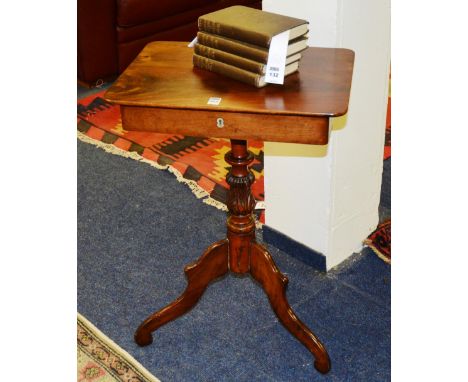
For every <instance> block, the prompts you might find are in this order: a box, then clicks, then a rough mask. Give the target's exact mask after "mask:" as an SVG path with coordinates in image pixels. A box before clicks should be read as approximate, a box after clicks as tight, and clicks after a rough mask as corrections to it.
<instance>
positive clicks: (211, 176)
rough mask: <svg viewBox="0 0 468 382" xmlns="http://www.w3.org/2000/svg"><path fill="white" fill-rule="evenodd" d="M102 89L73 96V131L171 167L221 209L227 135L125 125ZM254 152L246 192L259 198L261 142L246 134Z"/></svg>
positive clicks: (109, 147) (261, 193) (115, 151)
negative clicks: (75, 111) (75, 102)
mask: <svg viewBox="0 0 468 382" xmlns="http://www.w3.org/2000/svg"><path fill="white" fill-rule="evenodd" d="M104 92H105V91H102V92H99V93H96V94H93V95H91V96H88V97H86V98H82V99H80V100H79V101H78V137H79V138H80V139H81V140H82V141H85V142H87V143H91V144H94V145H96V146H99V147H101V148H103V149H105V150H106V151H108V152H111V153H113V154H117V155H122V156H126V157H131V158H133V159H136V160H139V161H142V162H146V163H148V164H150V165H152V166H154V167H157V168H159V169H166V170H168V171H170V172H172V173H173V174H174V175H175V176H176V177H177V179H178V180H179V181H180V182H182V183H185V184H187V185H188V186H189V187H190V188H191V189H192V191H193V193H194V194H195V195H196V196H197V197H199V198H203V201H204V202H205V203H207V204H210V205H213V206H215V207H217V208H219V209H223V210H227V207H226V200H227V192H228V184H227V183H226V180H225V179H226V174H227V172H228V168H229V167H228V165H227V164H226V162H225V161H224V155H225V154H226V153H227V152H228V151H229V150H230V147H231V146H230V141H229V140H228V139H218V138H199V137H188V136H182V135H174V134H157V133H145V132H136V131H126V130H124V129H123V127H122V120H121V116H120V107H119V106H118V105H113V104H111V103H109V102H107V101H106V100H104V98H102V97H103V95H104ZM249 150H250V151H252V153H253V154H254V161H253V162H252V165H251V167H250V168H251V170H252V172H253V173H254V175H255V182H254V184H253V185H252V193H253V195H254V197H255V199H256V200H257V201H259V202H261V201H263V200H264V191H263V190H264V188H263V142H260V141H254V140H249ZM255 214H256V216H257V219H258V221H260V222H261V223H264V222H265V216H264V210H263V209H260V208H259V209H256V210H255Z"/></svg>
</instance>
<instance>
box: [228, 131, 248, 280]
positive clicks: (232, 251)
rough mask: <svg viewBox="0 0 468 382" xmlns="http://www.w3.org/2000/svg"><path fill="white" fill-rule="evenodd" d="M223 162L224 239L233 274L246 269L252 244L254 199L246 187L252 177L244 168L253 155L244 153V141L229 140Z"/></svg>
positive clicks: (245, 151) (246, 270)
mask: <svg viewBox="0 0 468 382" xmlns="http://www.w3.org/2000/svg"><path fill="white" fill-rule="evenodd" d="M224 159H225V160H226V162H227V163H229V164H230V165H231V166H232V167H231V169H230V171H229V173H228V174H227V176H226V181H227V183H228V184H229V186H230V190H229V195H228V200H227V207H228V210H229V217H228V220H227V237H228V240H229V269H230V270H231V271H232V272H235V273H245V272H249V270H250V245H251V243H252V242H255V219H254V217H253V213H252V212H253V209H254V207H255V198H254V196H253V195H252V191H251V189H250V186H251V185H252V183H253V182H254V180H255V176H254V175H253V173H252V172H251V171H250V170H249V168H248V166H249V164H250V163H251V162H252V161H253V154H252V153H251V152H250V151H248V150H247V141H245V140H237V139H231V151H229V152H228V153H227V154H226V155H225V157H224Z"/></svg>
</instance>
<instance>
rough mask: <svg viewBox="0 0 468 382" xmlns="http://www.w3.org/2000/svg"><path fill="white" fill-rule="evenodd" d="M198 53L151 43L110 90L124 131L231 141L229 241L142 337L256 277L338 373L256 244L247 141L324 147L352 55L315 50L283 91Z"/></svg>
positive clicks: (319, 362) (148, 338)
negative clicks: (214, 288) (214, 284)
mask: <svg viewBox="0 0 468 382" xmlns="http://www.w3.org/2000/svg"><path fill="white" fill-rule="evenodd" d="M192 54H193V50H192V49H191V48H188V47H187V43H182V42H153V43H150V44H148V45H147V46H146V47H145V48H144V49H143V50H142V52H141V53H140V54H139V55H138V57H137V58H136V59H135V60H134V61H133V63H132V64H130V66H129V67H128V68H127V69H126V70H125V72H124V73H123V74H122V75H121V76H120V77H119V78H118V80H117V81H116V82H115V83H114V84H113V85H112V87H111V88H110V89H109V90H108V91H107V93H106V94H105V98H106V99H107V100H108V101H110V102H113V103H116V104H119V105H120V106H121V113H122V125H123V127H124V129H125V130H137V131H146V132H158V133H174V134H181V135H189V136H201V137H221V138H229V139H230V140H231V151H229V152H228V153H227V154H226V156H225V160H226V162H227V163H229V164H230V165H231V166H232V167H231V169H230V171H229V173H228V175H227V177H226V180H227V183H228V184H229V185H230V191H229V196H228V201H227V206H228V209H229V214H228V219H227V238H225V239H223V240H221V241H218V242H216V243H214V244H212V245H211V246H210V247H208V249H207V250H206V251H205V253H204V254H203V255H202V256H201V257H200V258H199V259H198V261H196V262H195V263H193V264H190V265H188V266H187V267H186V268H185V273H186V276H187V279H188V285H187V287H186V289H185V291H184V293H183V294H182V295H181V296H180V297H179V298H178V299H176V300H175V301H174V302H172V303H171V304H169V305H168V306H166V307H165V308H163V309H161V310H159V311H158V312H155V313H154V314H152V315H151V316H149V317H148V318H147V319H146V320H145V321H144V322H143V323H142V324H141V325H140V326H139V328H138V329H137V331H136V333H135V341H136V342H137V344H138V345H141V346H145V345H149V344H150V343H151V342H152V334H151V333H152V332H153V331H155V330H156V329H158V328H159V327H160V326H162V325H164V324H166V323H168V322H169V321H172V320H174V319H176V318H177V317H179V316H181V315H182V314H184V313H186V312H187V311H189V310H190V309H191V308H192V307H193V306H194V305H195V304H196V303H197V301H198V300H199V299H200V297H201V296H202V294H203V292H204V291H205V289H206V288H207V286H208V284H209V283H210V282H211V281H213V280H215V279H217V278H219V277H221V276H223V275H224V274H226V273H227V272H229V271H231V272H234V273H237V274H245V273H250V275H251V276H252V277H253V278H254V279H255V280H257V281H258V282H259V283H260V284H261V286H262V287H263V289H264V291H265V293H266V294H267V295H268V299H269V300H270V304H271V307H272V308H273V310H274V312H275V313H276V315H277V316H278V318H279V320H280V321H281V323H282V324H283V325H284V326H285V327H286V329H287V330H289V332H290V333H291V334H293V335H294V336H295V337H296V338H297V339H298V340H299V341H300V342H301V343H302V344H303V345H304V346H305V347H306V348H307V349H309V351H310V352H311V353H312V354H313V355H314V357H315V363H314V365H315V368H316V369H317V370H318V371H320V372H321V373H326V372H328V371H329V370H330V358H329V356H328V353H327V351H326V350H325V347H324V346H323V345H322V343H321V342H320V341H319V339H318V338H317V337H316V336H315V335H314V333H312V332H311V331H310V330H309V329H308V328H307V327H306V326H305V325H304V323H303V322H302V321H300V320H299V318H298V317H297V316H296V315H295V314H294V312H293V310H292V309H291V307H290V305H289V303H288V301H287V299H286V285H287V283H288V279H287V278H286V276H284V275H283V274H282V273H281V272H280V271H279V269H278V268H277V267H276V265H275V263H274V262H273V259H272V257H271V255H270V253H269V252H268V250H267V249H266V248H265V247H264V246H262V245H261V244H259V243H257V242H256V240H255V221H254V217H253V214H252V211H253V209H254V206H255V200H254V197H253V195H252V193H251V189H250V186H251V184H252V183H253V181H254V180H255V179H254V175H253V174H252V172H250V170H249V169H248V166H249V164H250V163H251V162H252V160H253V155H252V153H251V152H249V151H248V150H247V139H255V140H261V141H274V142H293V143H306V144H315V145H325V144H327V142H328V135H329V118H330V117H336V116H340V115H343V114H345V113H346V111H347V108H348V100H349V92H350V87H351V78H352V71H353V63H354V52H353V51H351V50H348V49H331V48H308V49H307V50H305V51H304V52H303V57H302V59H301V62H300V68H299V72H297V73H295V74H292V75H290V76H288V77H286V79H285V82H284V85H283V86H278V85H269V86H267V87H265V88H262V89H257V88H255V87H252V86H249V85H245V84H243V83H240V82H237V81H234V80H231V79H229V78H225V77H223V76H220V75H218V74H215V73H211V72H208V71H204V70H200V69H197V68H194V67H193V66H192Z"/></svg>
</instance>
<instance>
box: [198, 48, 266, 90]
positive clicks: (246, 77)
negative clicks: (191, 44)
mask: <svg viewBox="0 0 468 382" xmlns="http://www.w3.org/2000/svg"><path fill="white" fill-rule="evenodd" d="M193 65H194V66H196V67H197V68H200V69H205V70H208V71H210V72H213V73H218V74H221V75H224V76H226V77H229V78H232V79H234V80H237V81H240V82H244V83H246V84H249V85H253V86H255V87H260V86H259V85H260V78H261V76H260V75H259V74H256V73H251V72H248V71H247V70H243V69H239V68H236V67H235V66H232V65H228V64H225V63H224V62H219V61H215V60H211V59H209V58H206V57H203V56H199V55H198V54H195V53H194V55H193Z"/></svg>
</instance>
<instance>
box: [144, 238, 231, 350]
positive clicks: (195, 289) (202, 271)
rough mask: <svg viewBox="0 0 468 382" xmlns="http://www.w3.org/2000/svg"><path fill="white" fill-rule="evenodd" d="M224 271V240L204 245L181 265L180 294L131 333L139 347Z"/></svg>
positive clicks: (226, 263) (195, 301) (187, 309)
mask: <svg viewBox="0 0 468 382" xmlns="http://www.w3.org/2000/svg"><path fill="white" fill-rule="evenodd" d="M227 271H228V241H227V239H224V240H221V241H218V242H216V243H214V244H213V245H211V246H210V247H208V249H207V250H206V251H205V253H204V254H203V255H202V256H201V257H200V258H199V259H198V261H196V262H195V263H193V264H190V265H188V266H186V267H185V270H184V272H185V274H186V276H187V280H188V285H187V287H186V288H185V291H184V293H183V294H182V295H181V296H180V297H179V298H178V299H177V300H175V301H173V302H172V303H171V304H169V305H168V306H166V307H165V308H163V309H161V310H160V311H158V312H155V313H153V314H152V315H151V316H149V317H148V318H147V319H146V320H145V321H144V322H143V323H142V324H141V325H140V326H139V327H138V329H137V331H136V332H135V342H136V343H137V344H138V345H140V346H146V345H149V344H151V343H152V342H153V337H152V335H151V333H152V332H154V331H155V330H156V329H158V328H159V327H160V326H162V325H164V324H166V323H168V322H169V321H172V320H175V319H176V318H178V317H180V316H181V315H182V314H184V313H186V312H188V311H189V310H190V309H192V308H193V307H194V306H195V304H196V303H197V302H198V300H199V299H200V297H201V296H202V294H203V292H204V291H205V289H206V288H207V286H208V284H209V283H210V282H212V281H213V280H215V279H217V278H219V277H221V276H223V275H224V274H226V273H227Z"/></svg>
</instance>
